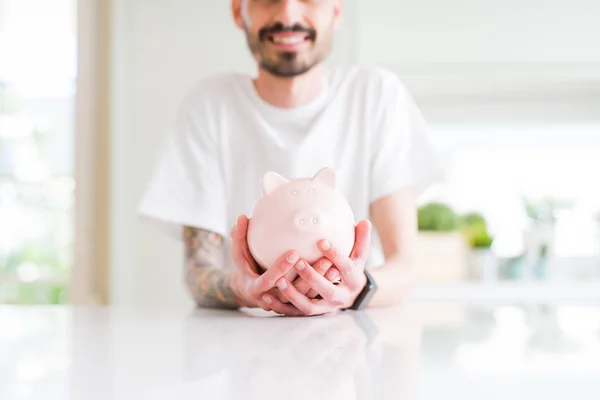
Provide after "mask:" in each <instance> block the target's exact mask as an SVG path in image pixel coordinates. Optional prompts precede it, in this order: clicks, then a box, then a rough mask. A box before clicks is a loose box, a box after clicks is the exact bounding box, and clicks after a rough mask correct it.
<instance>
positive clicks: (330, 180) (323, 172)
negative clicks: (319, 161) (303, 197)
mask: <svg viewBox="0 0 600 400" xmlns="http://www.w3.org/2000/svg"><path fill="white" fill-rule="evenodd" d="M312 180H313V181H317V182H321V183H324V184H326V185H327V186H330V187H332V188H335V171H334V170H333V169H331V168H328V167H325V168H321V169H320V170H319V172H317V173H316V174H315V176H313V178H312Z"/></svg>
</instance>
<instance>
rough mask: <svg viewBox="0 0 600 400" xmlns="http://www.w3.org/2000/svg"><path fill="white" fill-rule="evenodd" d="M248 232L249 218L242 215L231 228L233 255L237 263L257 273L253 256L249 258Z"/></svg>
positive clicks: (251, 272) (252, 273)
mask: <svg viewBox="0 0 600 400" xmlns="http://www.w3.org/2000/svg"><path fill="white" fill-rule="evenodd" d="M247 232H248V218H247V217H246V216H245V215H240V216H239V217H238V218H237V222H236V224H235V226H234V227H233V229H232V230H231V242H232V243H231V255H232V257H233V260H234V261H235V263H236V264H237V265H238V266H239V267H240V268H243V269H244V270H245V271H246V272H248V273H250V274H251V275H255V274H256V271H254V270H253V269H252V264H253V263H252V261H253V259H252V258H250V259H249V258H248V251H247V247H248V243H247V241H246V237H247Z"/></svg>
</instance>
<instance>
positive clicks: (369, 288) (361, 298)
mask: <svg viewBox="0 0 600 400" xmlns="http://www.w3.org/2000/svg"><path fill="white" fill-rule="evenodd" d="M364 273H365V276H366V277H367V283H366V284H365V287H363V289H362V290H361V291H360V293H359V294H358V296H357V297H356V300H354V303H353V304H352V305H351V306H350V307H348V308H347V309H348V310H361V309H363V308H365V307H366V306H367V305H368V304H369V302H370V301H371V298H372V297H373V295H374V294H375V292H376V291H377V284H376V283H375V280H374V279H373V277H372V276H371V274H370V273H369V271H367V270H366V269H365V271H364Z"/></svg>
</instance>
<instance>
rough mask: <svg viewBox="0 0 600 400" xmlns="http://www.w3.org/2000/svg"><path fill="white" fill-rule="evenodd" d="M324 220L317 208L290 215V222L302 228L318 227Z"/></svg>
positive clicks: (311, 228) (321, 225)
mask: <svg viewBox="0 0 600 400" xmlns="http://www.w3.org/2000/svg"><path fill="white" fill-rule="evenodd" d="M324 222H325V221H324V218H323V214H322V213H321V212H319V211H318V210H303V211H300V212H298V213H296V214H294V215H293V216H292V224H293V225H294V226H295V227H297V228H299V229H303V230H313V229H320V228H322V227H323V224H324Z"/></svg>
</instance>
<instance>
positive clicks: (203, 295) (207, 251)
mask: <svg viewBox="0 0 600 400" xmlns="http://www.w3.org/2000/svg"><path fill="white" fill-rule="evenodd" d="M223 242H224V239H223V237H221V236H220V235H218V234H216V233H214V232H209V231H206V230H203V229H198V228H192V227H189V226H186V227H184V243H185V259H186V261H185V281H186V285H187V287H188V289H189V291H190V293H191V294H192V296H193V297H194V300H195V302H196V304H198V306H200V307H204V308H228V309H232V308H239V305H238V303H237V302H236V301H235V294H234V293H233V290H231V285H230V283H229V274H228V273H227V272H225V271H223V270H222V268H221V267H222V266H223Z"/></svg>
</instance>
